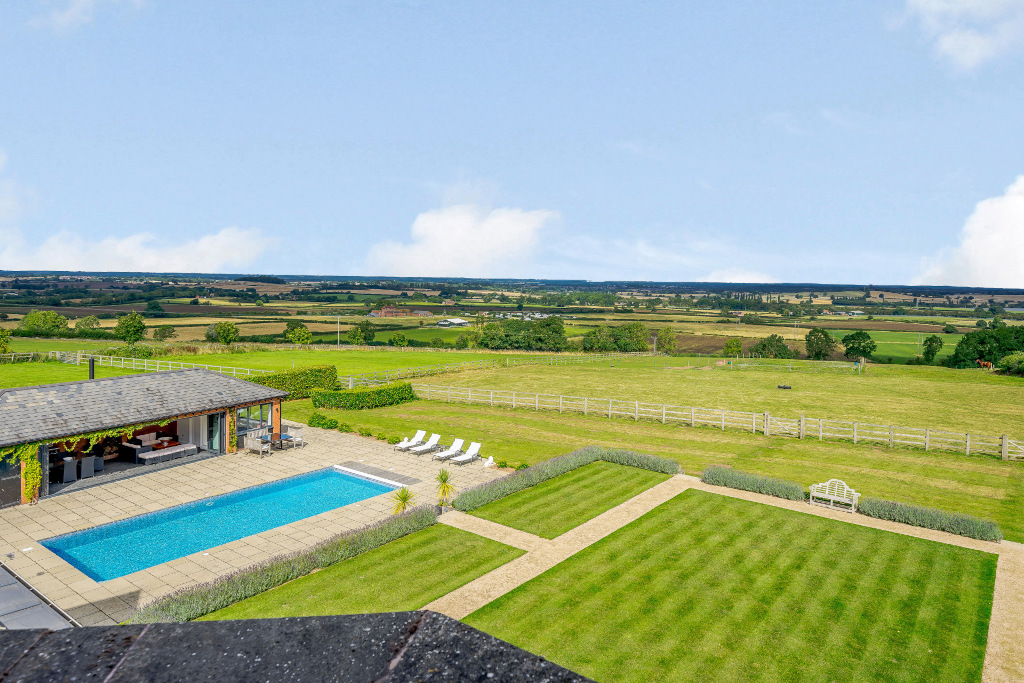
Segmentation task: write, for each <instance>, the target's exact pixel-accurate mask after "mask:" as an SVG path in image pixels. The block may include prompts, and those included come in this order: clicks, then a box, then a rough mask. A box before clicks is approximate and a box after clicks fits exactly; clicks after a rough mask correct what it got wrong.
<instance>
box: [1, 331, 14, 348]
mask: <svg viewBox="0 0 1024 683" xmlns="http://www.w3.org/2000/svg"><path fill="white" fill-rule="evenodd" d="M0 353H14V349H12V348H11V331H10V330H5V329H3V328H0Z"/></svg>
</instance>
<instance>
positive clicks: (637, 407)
mask: <svg viewBox="0 0 1024 683" xmlns="http://www.w3.org/2000/svg"><path fill="white" fill-rule="evenodd" d="M639 421H640V401H637V402H636V405H635V406H633V422H639Z"/></svg>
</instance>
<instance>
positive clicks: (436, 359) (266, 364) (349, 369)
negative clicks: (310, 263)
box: [160, 350, 506, 375]
mask: <svg viewBox="0 0 1024 683" xmlns="http://www.w3.org/2000/svg"><path fill="white" fill-rule="evenodd" d="M492 358H495V359H498V360H501V361H504V359H505V358H506V356H504V355H502V354H499V353H494V352H486V353H475V352H444V351H355V350H348V351H309V350H302V351H299V350H296V351H250V352H242V353H215V354H199V355H190V356H162V357H161V358H160V360H173V361H183V362H185V363H203V364H206V365H230V366H234V367H238V368H254V369H260V370H290V369H292V368H293V367H296V368H299V367H303V366H307V365H335V366H337V368H338V374H339V375H352V374H360V373H365V372H369V373H373V372H383V371H385V370H396V369H399V368H412V367H419V366H423V365H438V364H440V365H444V364H445V363H464V362H467V361H473V360H484V359H492Z"/></svg>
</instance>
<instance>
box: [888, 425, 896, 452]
mask: <svg viewBox="0 0 1024 683" xmlns="http://www.w3.org/2000/svg"><path fill="white" fill-rule="evenodd" d="M894 431H895V430H894V429H893V426H892V425H889V448H892V446H893V444H894V443H895V441H896V439H895V434H894Z"/></svg>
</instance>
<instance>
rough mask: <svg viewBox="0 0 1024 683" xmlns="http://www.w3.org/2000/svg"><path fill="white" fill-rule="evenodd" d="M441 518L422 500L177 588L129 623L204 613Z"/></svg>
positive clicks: (188, 617) (138, 612)
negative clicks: (318, 540) (299, 548)
mask: <svg viewBox="0 0 1024 683" xmlns="http://www.w3.org/2000/svg"><path fill="white" fill-rule="evenodd" d="M436 523H437V508H436V507H435V506H433V505H421V506H418V507H415V508H413V509H412V510H409V511H408V512H405V513H402V514H400V515H395V516H394V517H389V518H388V519H384V520H381V521H379V522H376V523H374V524H370V525H368V526H365V527H363V528H362V529H356V530H355V531H346V532H344V533H341V534H338V535H337V536H335V537H334V538H330V539H328V540H326V541H323V542H322V543H319V544H318V545H316V546H314V547H313V548H311V549H309V550H303V551H300V552H297V553H293V554H290V555H282V556H280V557H275V558H272V559H270V560H266V561H265V562H260V563H258V564H254V565H252V566H249V567H246V568H245V569H240V570H238V571H237V572H234V573H233V574H228V575H227V576H222V577H218V578H216V579H214V580H213V581H209V582H207V583H201V584H199V585H197V586H189V587H187V588H182V589H180V590H177V591H175V592H173V593H171V594H170V595H167V596H164V597H163V598H159V599H157V600H155V601H154V602H151V603H149V604H148V605H145V606H144V607H142V608H140V609H138V610H136V611H135V613H134V614H132V616H131V617H130V618H129V619H128V623H130V624H148V623H162V622H182V621H191V620H193V619H198V618H199V617H201V616H203V615H205V614H209V613H211V612H216V611H217V610H219V609H222V608H224V607H227V606H228V605H232V604H234V603H236V602H239V601H240V600H245V599H246V598H251V597H252V596H254V595H259V594H260V593H262V592H264V591H267V590H270V589H271V588H275V587H277V586H280V585H281V584H283V583H287V582H288V581H292V580H294V579H297V578H299V577H302V576H306V575H307V574H309V573H310V572H312V571H313V570H314V569H322V568H324V567H329V566H330V565H332V564H335V563H337V562H341V561H342V560H347V559H349V558H351V557H355V556H356V555H360V554H362V553H365V552H366V551H368V550H373V549H374V548H379V547H380V546H382V545H384V544H385V543H390V542H391V541H394V540H396V539H399V538H401V537H402V536H407V535H409V534H411V533H414V532H416V531H420V530H422V529H426V528H427V527H430V526H433V525H434V524H436Z"/></svg>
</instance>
